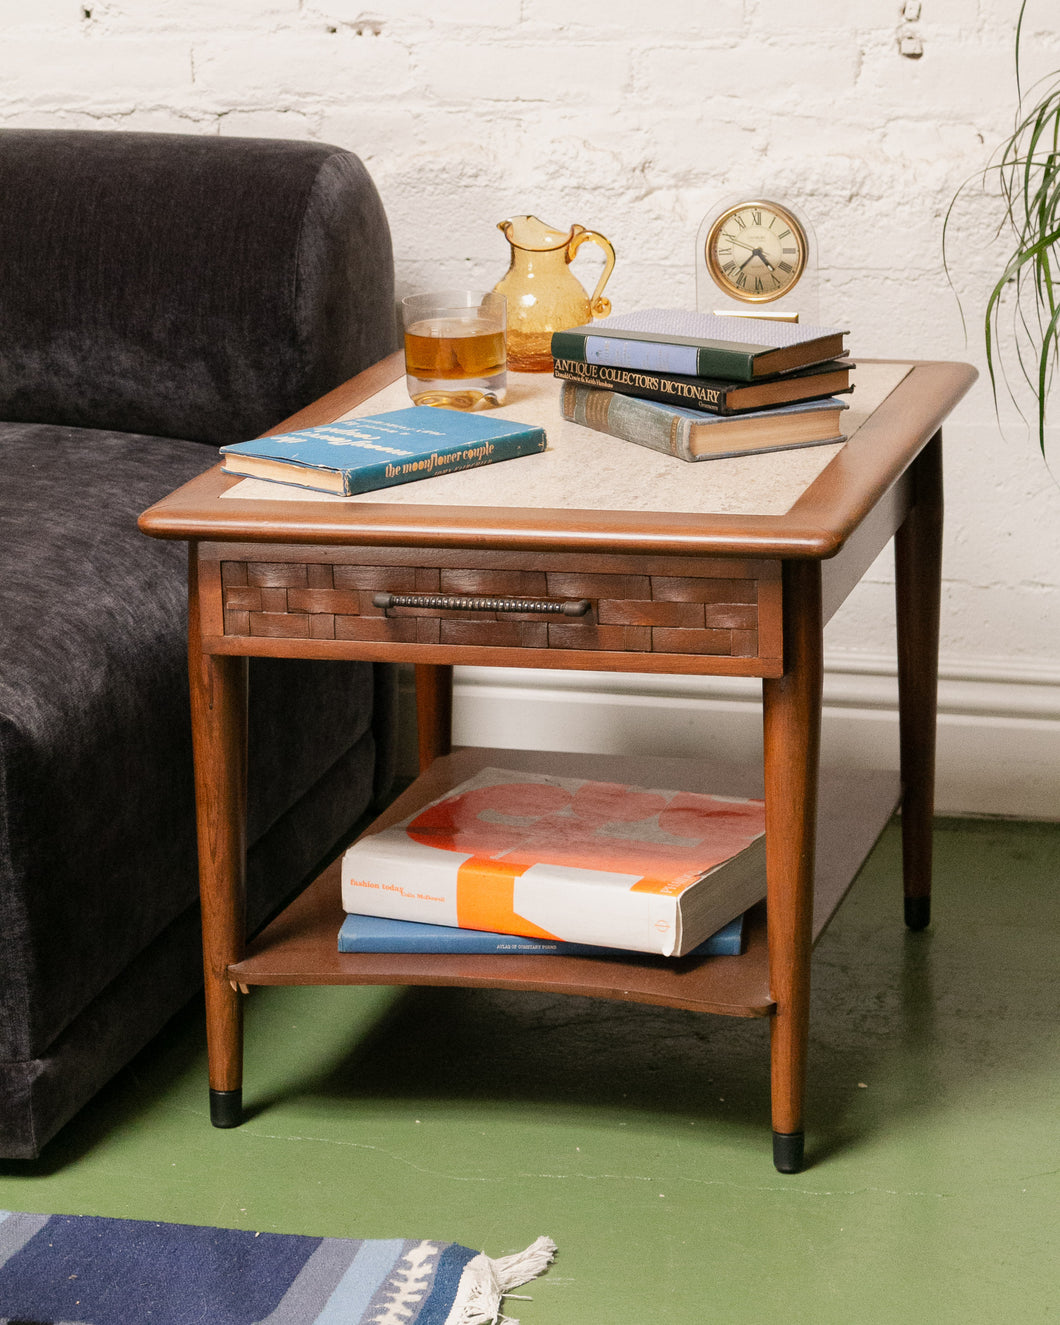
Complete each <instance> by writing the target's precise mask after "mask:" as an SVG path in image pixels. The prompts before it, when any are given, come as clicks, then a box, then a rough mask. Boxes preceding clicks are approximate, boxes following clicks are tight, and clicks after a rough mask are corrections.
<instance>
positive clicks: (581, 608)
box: [372, 593, 592, 616]
mask: <svg viewBox="0 0 1060 1325" xmlns="http://www.w3.org/2000/svg"><path fill="white" fill-rule="evenodd" d="M372 602H373V603H374V604H375V606H376V607H382V608H384V609H386V608H390V607H427V608H431V609H432V610H435V609H437V610H440V611H446V610H449V611H457V612H542V613H545V612H550V613H555V614H556V615H562V616H585V614H586V612H588V610H589V608H590V607H591V606H592V604H591V603H590V602H589V600H588V598H577V599H572V600H571V601H569V602H566V603H557V602H552V601H550V600H549V599H548V598H461V597H460V596H459V595H457V594H433V593H377V594H374V595H373V597H372Z"/></svg>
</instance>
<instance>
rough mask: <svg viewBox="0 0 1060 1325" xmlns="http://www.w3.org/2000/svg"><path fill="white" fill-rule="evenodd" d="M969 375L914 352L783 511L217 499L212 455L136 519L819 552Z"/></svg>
mask: <svg viewBox="0 0 1060 1325" xmlns="http://www.w3.org/2000/svg"><path fill="white" fill-rule="evenodd" d="M897 362H904V361H897ZM401 369H402V363H401V356H400V355H399V354H397V355H391V356H390V357H389V358H388V359H385V360H382V361H381V362H380V363H379V364H376V365H373V367H372V368H369V369H367V370H366V371H365V372H363V373H360V374H358V375H357V376H356V377H354V378H351V379H350V381H348V382H346V383H343V384H342V386H340V387H337V388H336V389H335V390H334V391H332V392H330V393H329V394H328V395H327V396H324V397H321V399H320V400H318V401H316V402H314V403H313V404H312V405H310V406H308V407H307V408H306V409H305V410H302V411H299V412H298V413H297V414H295V415H292V416H291V418H289V419H286V420H284V421H283V422H282V423H280V424H277V425H276V427H275V428H272V429H270V430H269V431H270V433H275V432H280V431H288V430H291V429H294V428H298V427H307V426H312V425H313V424H317V423H324V422H328V421H329V420H330V419H333V418H338V417H339V416H340V415H342V414H345V413H347V412H348V411H349V410H350V409H353V408H355V407H356V405H358V404H360V403H361V402H362V401H364V400H366V399H368V398H369V397H370V396H371V395H373V394H375V393H376V392H377V391H379V390H380V389H382V387H383V386H385V385H387V384H388V383H389V382H392V381H393V380H395V378H396V377H397V376H399V375H400V372H401ZM977 376H978V374H977V372H976V370H975V369H974V368H973V367H971V366H970V365H968V364H962V363H952V362H941V361H939V362H935V361H922V362H913V367H912V370H911V373H910V376H909V377H907V378H906V379H905V381H904V382H903V383H902V384H900V386H899V387H898V388H896V390H895V392H893V393H892V395H891V396H890V397H888V398H887V399H886V400H884V401H883V403H882V404H881V405H880V406H879V408H878V409H877V410H876V411H875V412H874V414H873V415H872V416H871V417H870V418H869V419H868V421H867V422H866V423H865V424H864V425H863V426H862V428H861V429H860V430H859V431H858V433H857V435H856V436H855V437H854V438H853V439H852V440H851V441H850V442H848V443H847V444H846V445H845V446H844V447H842V448H841V449H840V451H839V452H838V453H837V454H836V455H835V456H834V457H833V459H832V460H831V461H830V463H829V464H828V465H827V466H826V468H825V469H824V470H823V472H822V473H821V474H820V475H819V476H818V478H817V479H816V480H815V481H814V482H813V483H812V484H810V486H809V487H808V488H807V489H806V491H805V492H804V493H803V495H802V496H801V497H800V498H799V500H798V501H797V502H796V503H795V504H794V505H793V506H792V507H791V508H790V510H789V511H787V512H785V513H784V514H782V515H765V516H753V515H720V514H719V515H694V514H688V513H682V512H664V513H660V512H650V513H642V512H626V511H593V510H577V511H572V510H563V511H550V510H543V509H528V508H516V507H500V508H497V507H468V506H457V507H440V506H413V505H399V504H396V503H395V504H376V503H374V502H373V503H363V504H359V505H353V504H350V505H342V506H336V505H334V504H331V503H319V502H311V501H305V502H300V501H290V502H286V501H285V502H272V501H242V500H238V499H231V500H228V501H224V502H222V501H221V500H220V497H221V494H222V493H223V492H224V491H225V490H226V489H228V488H230V487H232V486H233V485H234V484H235V483H237V482H239V479H238V478H236V477H235V476H233V475H228V474H225V473H223V472H222V470H221V468H220V466H219V465H217V466H214V467H213V468H212V469H210V470H208V471H206V472H205V473H204V474H201V475H199V476H198V477H197V478H194V479H192V480H191V481H190V482H189V483H186V484H184V485H183V486H182V487H180V488H178V489H176V491H174V492H172V493H170V494H169V495H168V496H167V497H165V498H163V499H162V500H161V501H159V502H157V503H155V505H153V506H151V507H150V508H149V509H148V510H146V511H144V512H143V514H142V515H141V516H140V518H139V522H138V523H139V527H140V529H141V530H142V531H143V532H144V533H145V534H148V535H150V536H151V537H154V538H168V539H188V540H194V539H203V538H208V539H212V540H218V541H240V542H252V543H253V542H278V541H279V542H283V543H290V544H297V543H325V544H329V545H336V546H344V545H345V546H357V545H361V546H367V545H374V546H406V547H408V546H417V545H420V544H422V545H424V546H432V547H466V546H469V545H474V546H481V547H486V548H490V549H492V550H499V551H527V550H538V551H558V550H565V551H579V550H584V551H585V552H599V551H601V550H607V551H621V552H630V553H638V554H644V553H648V554H651V553H655V554H663V555H665V554H670V555H679V556H711V555H714V556H727V555H728V556H736V555H739V556H763V557H783V558H793V559H812V560H823V559H826V558H829V557H832V556H834V555H835V554H836V553H837V552H839V551H840V550H841V549H842V547H843V546H844V544H845V542H846V540H847V539H848V538H849V537H850V534H851V533H852V532H853V531H854V530H855V529H856V528H857V527H858V525H859V524H860V523H861V521H862V520H863V519H864V517H865V515H866V514H867V513H868V512H869V511H871V510H872V508H873V507H874V506H875V505H876V504H877V503H878V502H879V500H880V498H881V496H882V495H883V493H885V492H886V491H887V490H888V489H889V488H890V487H891V486H893V484H894V483H896V482H897V481H898V480H899V478H900V477H901V475H902V473H903V472H904V471H905V469H906V468H907V467H908V466H909V464H911V463H912V461H913V460H914V459H915V457H916V455H917V454H918V453H919V451H920V450H921V449H922V447H923V446H924V445H926V444H927V442H928V441H929V440H930V439H931V437H932V436H934V434H935V433H936V432H937V431H938V430H939V428H940V427H941V424H942V421H943V420H944V419H945V418H946V416H947V414H948V413H949V412H950V411H951V410H952V409H953V407H954V406H955V405H956V404H957V402H958V401H959V400H960V399H961V398H962V397H963V396H964V395H965V394H966V392H967V391H968V390H969V389H970V388H971V386H972V384H973V382H974V381H975V380H976V377H977ZM912 388H915V393H914V394H913V395H910V391H911V389H912ZM899 393H900V399H898V400H895V399H894V396H895V395H898V394H899Z"/></svg>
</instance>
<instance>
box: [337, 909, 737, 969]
mask: <svg viewBox="0 0 1060 1325" xmlns="http://www.w3.org/2000/svg"><path fill="white" fill-rule="evenodd" d="M745 928H746V925H745V920H744V917H743V916H742V915H738V916H737V917H736V918H735V920H730V921H729V923H728V924H727V925H722V927H721V929H719V930H717V931H716V932H715V933H714V934H711V936H710V937H709V938H706V939H704V940H703V942H702V943H701V944H699V946H698V947H695V948H693V949H692V950H691V952H689V953H688V954H687V955H688V956H689V957H737V956H739V954H740V953H741V952H743V950H744V930H745ZM339 952H391V953H411V952H425V953H446V952H451V953H476V954H482V953H488V954H491V955H497V956H507V955H513V956H520V957H522V956H555V957H602V958H607V957H610V958H615V957H620V958H629V957H630V956H631V955H632V954H631V953H630V952H629V950H628V949H623V948H607V947H601V946H600V944H597V943H564V942H562V941H561V940H559V939H535V938H527V937H526V936H525V935H522V934H492V933H490V932H489V931H488V930H484V929H457V928H456V926H454V925H427V924H424V923H423V922H422V921H416V920H391V919H390V918H389V917H387V916H363V915H352V914H349V915H347V916H346V918H345V920H343V922H342V925H341V926H340V928H339Z"/></svg>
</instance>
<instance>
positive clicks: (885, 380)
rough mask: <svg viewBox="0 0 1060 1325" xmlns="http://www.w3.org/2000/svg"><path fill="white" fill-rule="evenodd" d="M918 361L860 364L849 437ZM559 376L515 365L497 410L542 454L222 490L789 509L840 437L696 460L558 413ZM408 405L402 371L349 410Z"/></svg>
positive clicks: (265, 496) (441, 502) (320, 496)
mask: <svg viewBox="0 0 1060 1325" xmlns="http://www.w3.org/2000/svg"><path fill="white" fill-rule="evenodd" d="M911 367H912V365H911V364H906V363H866V364H859V365H858V366H857V367H856V368H855V369H854V373H853V380H854V382H855V389H854V391H853V393H851V394H849V395H846V396H842V397H840V399H842V400H843V401H844V403H846V404H848V405H849V408H848V409H847V410H846V411H845V412H844V414H843V430H844V432H845V434H846V436H847V438H848V439H849V438H850V437H852V436H853V435H854V434H855V433H856V432H857V430H858V428H859V427H860V426H861V425H862V424H863V423H864V422H865V420H866V419H867V418H868V417H869V415H870V414H871V413H872V412H873V411H874V410H875V409H876V408H877V407H878V406H879V405H880V403H881V402H882V401H883V400H884V399H885V398H886V397H887V396H888V395H889V394H890V393H891V392H892V391H893V390H894V388H895V387H896V386H897V385H898V384H899V382H901V380H902V379H903V378H904V377H905V376H906V375H907V373H908V372H909V371H910V369H911ZM561 385H562V384H561V383H560V382H559V381H557V380H556V378H554V377H553V376H552V375H551V374H546V373H509V374H508V399H507V401H506V403H505V404H504V405H503V406H502V407H501V408H500V409H498V410H497V411H496V413H497V414H498V415H499V416H502V417H504V418H509V419H514V420H516V421H517V422H520V423H537V424H541V425H542V426H543V427H544V429H545V432H546V434H547V437H548V450H547V451H543V452H541V453H540V454H539V455H532V456H524V457H522V458H521V459H518V460H511V461H504V462H501V463H499V464H493V465H486V466H484V467H483V468H481V469H471V470H464V471H463V472H461V473H458V474H444V475H439V476H438V477H436V478H428V479H419V480H417V481H416V482H414V483H406V484H402V485H400V486H398V487H392V488H382V489H379V490H378V491H376V492H368V493H362V494H361V495H359V496H356V497H336V496H334V495H332V494H330V493H324V492H311V491H308V490H306V489H305V488H295V487H289V486H287V485H286V484H282V483H270V482H266V481H264V480H262V479H243V480H242V481H241V482H240V483H237V484H235V485H234V486H233V487H232V488H230V489H228V491H227V492H225V493H224V496H225V497H236V498H253V499H254V500H273V501H299V502H305V501H313V502H317V501H321V502H345V503H350V502H369V503H386V504H388V505H394V504H402V503H406V504H409V505H420V506H423V505H431V506H515V507H534V508H541V509H559V510H585V509H592V510H600V511H687V512H690V513H694V514H703V515H709V514H720V515H782V514H783V513H784V512H785V511H787V510H789V509H790V508H791V506H792V505H793V504H794V503H795V502H796V501H797V500H798V498H799V497H800V496H801V494H802V493H803V492H804V491H805V489H806V488H807V487H808V486H809V485H810V484H811V483H812V482H813V480H814V479H815V478H816V477H817V476H818V474H820V472H821V471H822V470H823V469H824V468H825V466H826V465H827V464H828V462H829V461H830V460H831V459H832V457H833V456H834V455H835V454H836V452H837V450H838V449H839V447H840V446H842V445H843V443H831V444H829V445H827V446H809V447H797V448H793V449H791V450H782V451H770V452H767V453H764V454H760V455H748V456H739V457H736V458H733V459H722V460H704V461H699V462H694V463H693V462H689V461H686V460H679V459H675V458H674V457H672V456H666V455H662V454H660V453H659V452H657V451H652V450H649V449H648V448H647V447H643V446H636V445H634V444H633V443H630V442H624V441H621V440H619V439H617V438H613V437H608V436H606V435H605V434H603V433H599V432H595V431H594V430H592V429H590V428H583V427H581V426H580V425H579V424H575V423H568V422H567V421H566V419H564V418H563V416H562V414H561V413H560V389H561ZM408 405H409V398H408V393H407V391H406V389H405V379H404V377H401V378H399V379H398V380H397V381H396V382H393V383H391V385H390V386H388V387H385V388H384V389H383V390H382V391H380V392H378V393H377V394H376V395H374V396H372V397H371V398H370V399H369V400H366V401H365V402H363V404H361V405H359V406H358V407H357V408H356V409H353V410H351V411H350V412H349V413H348V414H345V415H343V417H344V418H358V417H364V416H365V415H367V414H380V413H383V412H384V411H385V410H392V409H405V408H407V407H408Z"/></svg>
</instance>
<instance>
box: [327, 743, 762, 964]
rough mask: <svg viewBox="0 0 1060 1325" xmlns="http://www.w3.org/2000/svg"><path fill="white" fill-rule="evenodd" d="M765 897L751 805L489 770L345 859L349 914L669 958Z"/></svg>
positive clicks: (758, 819) (758, 823) (757, 804)
mask: <svg viewBox="0 0 1060 1325" xmlns="http://www.w3.org/2000/svg"><path fill="white" fill-rule="evenodd" d="M765 892H766V870H765V805H764V803H763V802H762V801H760V800H747V799H744V798H737V797H730V796H723V795H704V794H701V793H697V792H688V791H662V790H657V789H654V788H643V787H631V786H626V785H623V784H620V783H610V782H589V781H585V780H583V779H579V778H566V777H550V776H547V775H544V774H537V773H525V772H513V771H510V770H506V769H497V768H486V769H482V770H481V771H480V772H479V773H477V774H476V775H475V776H474V777H473V778H470V779H469V780H468V781H466V782H463V783H461V784H460V785H459V786H458V787H455V788H454V789H453V790H452V791H450V792H449V793H448V794H447V795H445V796H442V797H440V798H439V799H438V800H436V801H432V802H431V803H430V804H429V805H427V806H425V807H424V808H423V809H422V810H419V811H418V812H417V813H416V814H414V815H411V816H410V817H409V818H408V819H405V820H403V821H402V822H401V823H399V824H395V825H394V826H393V827H390V828H386V829H383V830H382V831H381V832H377V833H368V834H366V835H365V836H363V837H361V838H360V839H359V840H358V841H357V842H355V843H354V845H353V846H351V847H349V848H348V849H347V851H346V852H345V854H344V856H343V859H342V905H343V909H344V910H345V911H348V912H351V913H355V914H360V915H373V916H386V917H390V918H392V919H395V920H415V921H420V922H423V923H426V924H433V925H450V926H457V927H459V928H461V929H478V930H487V931H490V932H493V933H501V934H519V935H525V936H528V937H532V938H540V939H555V940H560V941H565V942H573V943H590V944H596V945H600V946H606V947H613V948H625V949H627V950H629V951H632V952H653V953H661V954H662V955H664V956H672V957H680V956H684V955H685V954H686V953H688V952H690V951H691V950H692V949H693V948H695V947H696V946H697V945H698V944H700V943H702V942H703V940H704V939H706V938H708V937H709V936H710V935H711V934H713V933H715V931H716V930H718V929H720V928H721V927H722V926H723V925H726V924H728V922H729V921H730V920H732V919H733V918H734V917H736V916H738V915H740V914H741V913H742V912H744V911H746V910H747V908H748V907H749V906H752V905H753V904H754V903H755V902H757V901H759V900H760V899H761V898H762V897H764V896H765Z"/></svg>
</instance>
